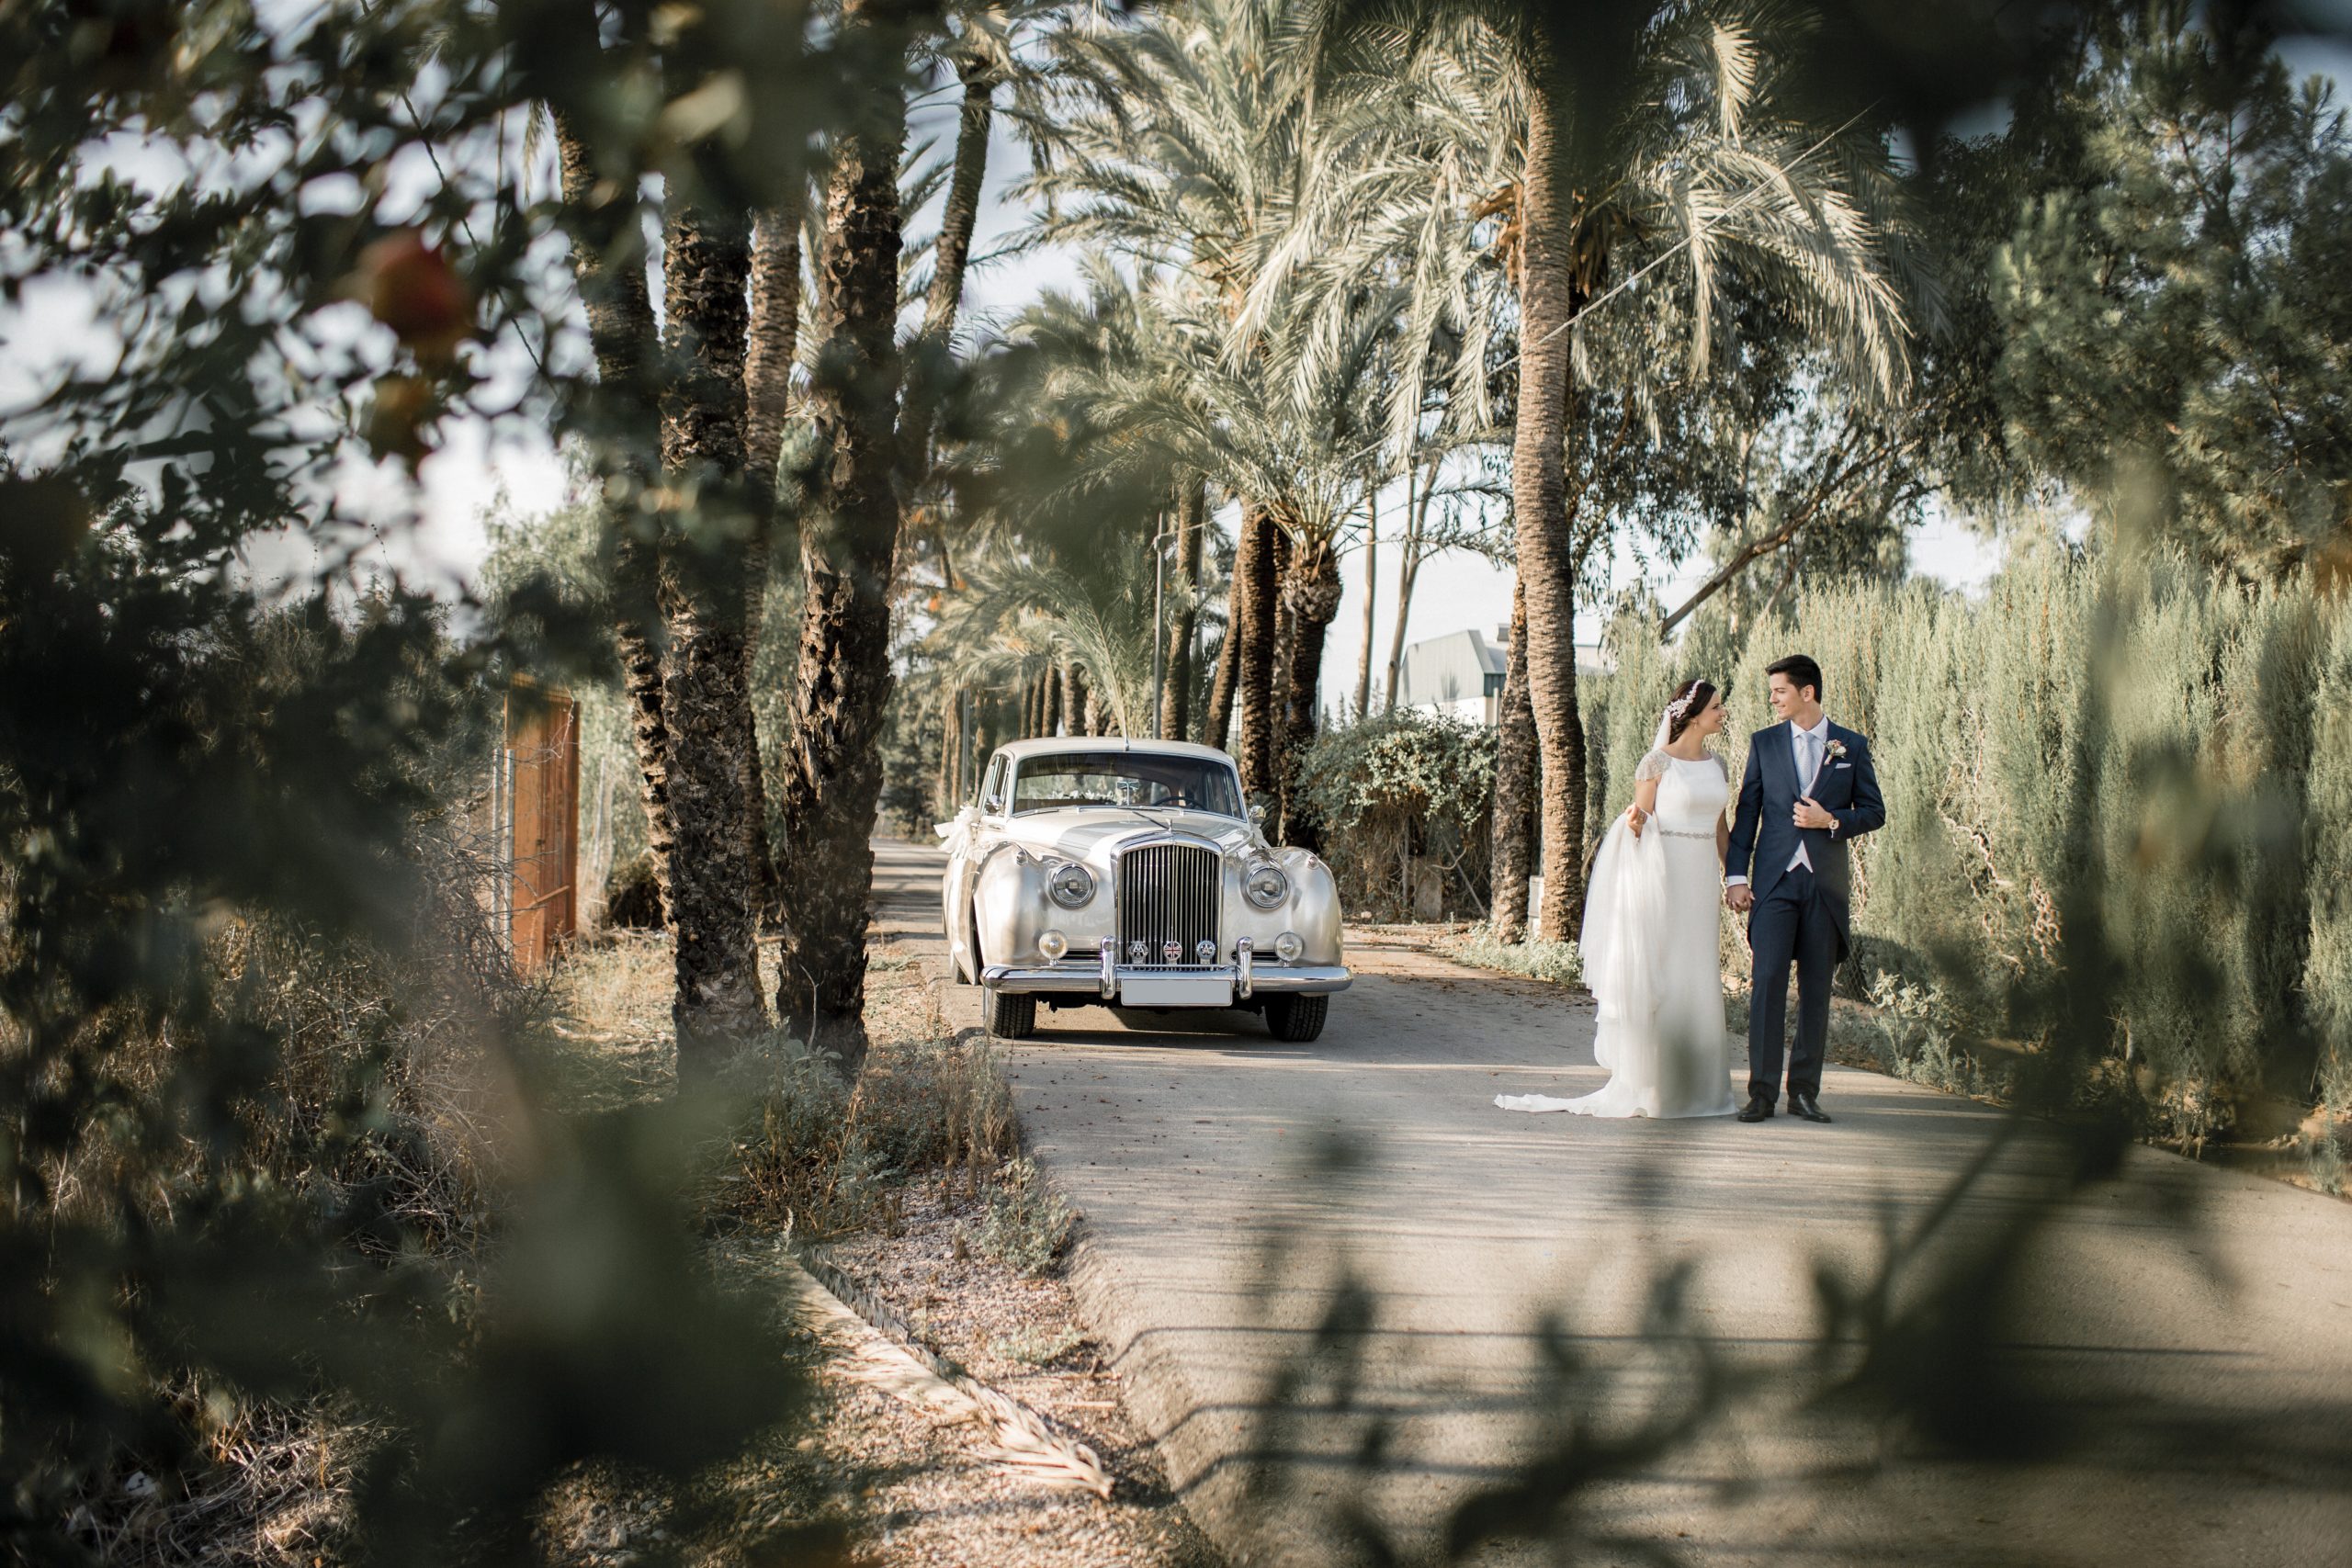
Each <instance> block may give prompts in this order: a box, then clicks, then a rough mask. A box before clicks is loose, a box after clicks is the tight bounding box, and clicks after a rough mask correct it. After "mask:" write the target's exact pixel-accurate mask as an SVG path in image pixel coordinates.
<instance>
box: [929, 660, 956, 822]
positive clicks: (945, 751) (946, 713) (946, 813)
mask: <svg viewBox="0 0 2352 1568" xmlns="http://www.w3.org/2000/svg"><path fill="white" fill-rule="evenodd" d="M939 724H940V729H939V776H938V778H937V779H936V780H935V781H934V784H935V788H934V791H933V793H934V794H935V795H937V796H938V804H939V814H940V816H942V817H953V816H954V815H956V807H958V806H959V805H960V804H962V803H961V802H959V801H958V800H957V799H956V777H957V775H958V774H959V773H961V771H962V769H963V759H962V758H960V757H959V756H957V755H956V748H957V745H958V743H959V742H960V741H961V740H962V739H964V691H963V688H962V687H960V686H958V687H955V688H953V689H951V690H950V691H949V692H948V694H947V703H946V705H945V706H944V708H942V709H941V710H940V717H939Z"/></svg>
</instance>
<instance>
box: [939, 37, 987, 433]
mask: <svg viewBox="0 0 2352 1568" xmlns="http://www.w3.org/2000/svg"><path fill="white" fill-rule="evenodd" d="M956 72H957V73H958V74H959V75H961V76H962V78H963V81H964V106H963V111H962V113H961V115H960V116H959V117H958V119H957V123H956V162H955V164H954V166H953V170H952V172H951V173H950V175H949V176H948V181H947V205H946V208H945V209H944V211H942V213H941V214H940V219H939V240H938V243H936V244H935V245H933V249H932V274H931V288H929V289H928V290H927V291H925V293H924V295H923V320H922V330H923V335H924V336H925V337H929V338H933V339H934V340H936V341H937V342H938V343H939V344H940V345H941V346H942V347H944V346H945V345H946V343H947V340H948V338H949V337H950V336H951V335H952V334H953V333H954V332H955V330H956V311H957V310H959V309H960V308H961V307H962V305H963V301H964V274H965V272H966V270H967V268H968V266H969V265H970V263H971V259H972V231H973V230H974V229H975V228H977V227H978V223H979V217H980V191H981V187H982V186H985V185H986V184H987V181H988V170H989V121H990V120H991V119H992V118H994V115H995V110H996V106H995V103H994V101H993V100H994V96H995V93H996V89H997V84H998V82H999V80H1000V78H999V77H998V75H997V73H996V70H995V68H994V67H993V66H991V65H990V64H989V62H986V61H981V60H971V59H966V60H960V61H958V62H956ZM926 434H927V433H926Z"/></svg>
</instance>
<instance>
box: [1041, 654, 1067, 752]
mask: <svg viewBox="0 0 2352 1568" xmlns="http://www.w3.org/2000/svg"><path fill="white" fill-rule="evenodd" d="M1041 679H1042V681H1043V682H1044V684H1045V688H1046V694H1045V697H1044V699H1043V705H1042V712H1043V715H1044V716H1043V717H1041V718H1039V719H1038V720H1037V733H1038V734H1040V735H1043V736H1046V737H1048V738H1050V737H1052V736H1053V735H1055V734H1057V732H1058V731H1059V730H1060V729H1061V727H1062V676H1061V671H1059V670H1057V669H1056V668H1055V667H1054V666H1053V665H1052V664H1051V663H1048V664H1047V665H1046V673H1045V674H1044V676H1042V677H1041Z"/></svg>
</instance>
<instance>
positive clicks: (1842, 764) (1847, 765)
mask: <svg viewBox="0 0 2352 1568" xmlns="http://www.w3.org/2000/svg"><path fill="white" fill-rule="evenodd" d="M1853 765H1854V764H1853V763H1851V762H1840V763H1838V767H1840V768H1851V767H1852V766H1853Z"/></svg>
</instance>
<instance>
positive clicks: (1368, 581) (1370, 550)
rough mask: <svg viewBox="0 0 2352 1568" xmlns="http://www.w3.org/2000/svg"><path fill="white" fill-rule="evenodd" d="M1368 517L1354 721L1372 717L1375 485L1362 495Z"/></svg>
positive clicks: (1377, 585) (1376, 589)
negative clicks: (1361, 640) (1361, 641)
mask: <svg viewBox="0 0 2352 1568" xmlns="http://www.w3.org/2000/svg"><path fill="white" fill-rule="evenodd" d="M1364 505H1365V508H1366V509H1367V510H1368V511H1369V512H1370V513H1371V517H1370V519H1369V521H1368V522H1367V523H1366V525H1365V527H1364V531H1363V647H1362V648H1360V649H1357V650H1356V717H1357V718H1358V719H1363V718H1367V717H1369V716H1371V714H1372V630H1373V626H1374V624H1375V621H1374V615H1373V613H1372V612H1373V604H1374V601H1375V600H1377V599H1378V598H1379V597H1380V493H1379V486H1378V485H1377V483H1375V484H1374V485H1371V486H1368V487H1367V488H1366V490H1365V491H1364Z"/></svg>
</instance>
